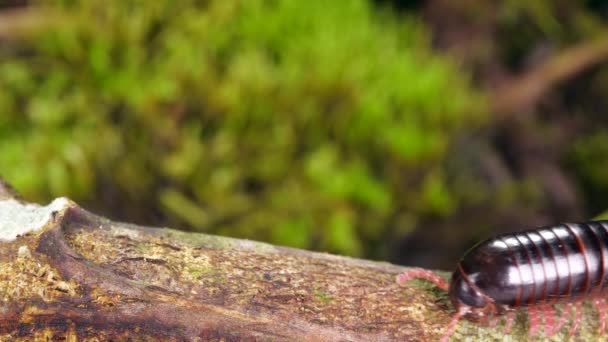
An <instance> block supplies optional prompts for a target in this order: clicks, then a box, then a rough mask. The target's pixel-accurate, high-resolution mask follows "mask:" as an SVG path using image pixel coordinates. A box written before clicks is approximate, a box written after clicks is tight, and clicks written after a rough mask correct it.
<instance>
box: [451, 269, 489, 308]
mask: <svg viewBox="0 0 608 342" xmlns="http://www.w3.org/2000/svg"><path fill="white" fill-rule="evenodd" d="M458 272H460V275H461V276H462V279H464V281H465V282H466V283H467V284H468V285H469V286H470V287H471V288H472V289H473V291H475V293H476V294H477V295H478V296H481V297H483V299H485V301H486V303H494V299H492V298H490V297H489V296H488V295H486V294H485V292H483V291H481V289H480V288H479V287H477V285H475V283H474V282H473V281H471V278H469V275H468V274H467V273H466V272H465V271H464V269H463V268H462V263H460V262H459V263H458Z"/></svg>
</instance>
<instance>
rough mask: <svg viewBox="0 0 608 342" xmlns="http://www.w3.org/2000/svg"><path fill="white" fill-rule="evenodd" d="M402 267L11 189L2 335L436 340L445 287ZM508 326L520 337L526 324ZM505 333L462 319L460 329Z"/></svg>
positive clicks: (1, 236) (590, 319)
mask: <svg viewBox="0 0 608 342" xmlns="http://www.w3.org/2000/svg"><path fill="white" fill-rule="evenodd" d="M1 187H2V186H1V185H0V193H2V189H1ZM16 232H19V233H20V236H16V234H15V233H16ZM404 270H405V269H404V268H401V267H398V266H394V265H390V264H387V263H379V262H372V261H365V260H359V259H351V258H346V257H339V256H333V255H329V254H321V253H313V252H307V251H302V250H296V249H290V248H283V247H276V246H272V245H268V244H264V243H259V242H253V241H246V240H237V239H230V238H224V237H218V236H211V235H205V234H193V233H184V232H178V231H175V230H171V229H158V228H146V227H140V226H135V225H131V224H126V223H117V222H112V221H110V220H107V219H105V218H102V217H99V216H96V215H93V214H91V213H89V212H87V211H85V210H84V209H82V208H80V207H79V206H78V205H77V204H76V203H74V202H72V201H69V200H67V199H65V198H61V199H57V200H55V201H53V203H52V204H50V205H49V206H37V205H34V204H28V203H20V202H17V201H15V200H13V199H6V198H5V199H4V200H1V201H0V303H1V304H0V340H1V341H5V340H13V339H15V338H20V339H23V340H45V339H47V340H48V339H51V340H58V339H59V340H75V339H77V340H81V339H85V338H87V339H97V340H127V339H135V340H150V341H164V340H178V341H208V340H239V341H240V340H245V341H253V340H256V341H258V340H260V341H295V340H297V341H436V340H438V339H439V337H440V336H441V334H442V332H443V330H444V329H445V327H446V326H447V324H448V322H449V320H450V316H451V311H450V310H451V308H450V306H449V304H448V300H447V296H446V294H445V293H443V292H442V291H439V290H437V289H434V288H433V286H432V285H430V284H427V283H425V282H424V281H419V280H415V281H413V282H411V283H408V284H407V286H399V285H397V284H396V283H395V275H397V274H399V273H400V272H402V271H404ZM442 275H443V276H447V274H446V273H442ZM595 317H596V315H593V314H588V315H586V319H587V321H586V322H585V324H583V327H584V329H583V331H582V332H581V335H580V336H581V338H582V339H583V340H596V339H597V336H595V335H594V331H595V330H594V329H595V327H596V325H597V324H596V323H595V322H594V319H595ZM521 319H523V317H522V318H521ZM562 330H564V331H567V329H566V328H565V329H562ZM512 333H513V335H512V340H522V339H525V338H526V334H527V332H526V325H525V324H524V323H523V322H521V321H520V322H519V323H518V324H516V327H515V328H514V329H513V331H512ZM503 335H504V334H503V333H502V328H501V327H500V326H499V327H498V328H488V327H483V326H480V325H478V324H475V323H469V322H462V323H461V324H460V325H459V328H458V330H457V332H456V333H455V335H454V336H455V337H464V336H469V337H475V338H480V339H483V340H490V339H492V338H498V337H500V338H502V337H503ZM564 337H565V335H564Z"/></svg>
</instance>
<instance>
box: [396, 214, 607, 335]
mask: <svg viewBox="0 0 608 342" xmlns="http://www.w3.org/2000/svg"><path fill="white" fill-rule="evenodd" d="M413 278H423V279H427V280H429V281H431V282H433V283H434V284H435V285H436V286H437V287H439V288H441V289H443V290H445V291H448V294H449V297H450V300H451V302H452V304H453V305H454V308H455V310H456V312H455V314H454V315H453V316H452V319H451V321H450V323H449V325H448V326H447V329H446V331H445V332H444V334H443V336H442V337H441V341H447V340H448V339H449V338H450V336H451V335H453V334H454V331H455V329H456V326H457V324H458V322H459V321H460V320H461V319H462V318H464V319H468V320H471V321H477V322H485V323H490V324H496V320H497V319H498V318H499V317H505V320H506V324H505V333H508V332H509V331H510V329H511V327H512V325H513V321H514V318H515V313H516V312H517V310H527V314H528V319H529V322H530V324H529V331H528V333H529V335H530V336H533V335H535V334H537V333H538V332H539V330H540V328H541V317H543V316H544V324H543V326H544V333H545V335H546V336H552V335H554V334H555V333H557V332H558V331H560V329H561V328H562V326H563V324H564V323H565V322H566V320H567V318H568V316H569V315H571V314H572V313H573V312H574V320H573V321H572V325H571V327H570V335H574V334H575V333H576V331H577V329H578V327H579V325H580V323H581V319H582V313H583V311H582V302H583V301H585V300H588V299H590V300H591V302H592V303H593V305H594V307H595V308H596V309H597V312H598V316H599V333H600V334H602V333H603V332H604V330H605V327H606V313H607V311H608V306H607V304H606V302H605V301H604V298H603V296H604V295H605V294H604V289H606V288H607V287H608V221H591V222H586V223H563V224H559V225H555V226H548V227H541V228H537V229H531V230H526V231H522V232H516V233H508V234H503V235H499V236H496V237H493V238H489V239H487V240H484V241H481V242H479V243H478V244H476V245H475V246H473V247H472V248H471V249H470V250H469V251H468V252H466V253H465V254H464V256H463V257H462V258H461V259H460V261H459V262H458V264H457V266H456V270H455V271H454V273H453V274H452V277H451V280H450V282H449V283H448V282H446V281H445V280H444V279H443V278H441V277H439V276H438V275H436V274H435V273H433V272H431V271H427V270H422V269H412V270H409V271H406V272H405V273H403V274H400V275H398V276H397V282H398V283H400V284H402V283H405V282H407V281H408V280H410V279H413ZM555 304H564V305H565V306H564V309H563V310H562V311H561V315H560V317H557V314H556V311H555V307H554V305H555Z"/></svg>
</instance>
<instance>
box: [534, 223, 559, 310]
mask: <svg viewBox="0 0 608 342" xmlns="http://www.w3.org/2000/svg"><path fill="white" fill-rule="evenodd" d="M538 235H539V236H540V238H541V239H542V240H543V242H544V243H545V244H546V245H547V246H549V255H550V256H551V262H552V263H553V267H555V280H556V284H555V291H554V293H553V297H554V299H553V303H552V304H555V303H557V300H558V299H559V285H560V284H559V280H560V276H559V269H558V268H557V260H556V259H555V254H553V247H551V244H549V242H548V241H547V239H545V237H544V236H543V234H540V233H539V234H538ZM553 235H555V234H553ZM549 299H550V297H549V296H547V303H549V302H550V300H549Z"/></svg>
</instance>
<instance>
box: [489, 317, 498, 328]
mask: <svg viewBox="0 0 608 342" xmlns="http://www.w3.org/2000/svg"><path fill="white" fill-rule="evenodd" d="M498 320H499V318H498V316H492V318H491V319H490V323H489V324H488V325H489V326H490V328H494V327H496V325H498Z"/></svg>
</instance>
